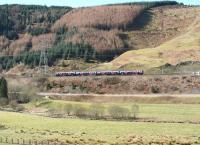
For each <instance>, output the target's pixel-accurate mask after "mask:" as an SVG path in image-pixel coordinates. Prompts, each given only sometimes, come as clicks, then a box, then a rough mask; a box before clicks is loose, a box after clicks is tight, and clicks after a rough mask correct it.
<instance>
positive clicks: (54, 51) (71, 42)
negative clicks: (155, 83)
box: [0, 1, 199, 70]
mask: <svg viewBox="0 0 200 145" xmlns="http://www.w3.org/2000/svg"><path fill="white" fill-rule="evenodd" d="M0 11H1V12H2V13H0V20H2V21H0V26H1V27H0V55H6V56H4V57H0V61H1V62H2V65H3V68H4V69H9V68H11V67H13V66H15V65H17V64H21V63H23V64H25V65H29V66H31V67H32V68H34V67H37V66H38V65H39V59H40V57H39V55H40V51H41V50H42V49H44V48H48V59H49V66H55V65H57V64H58V63H57V62H59V60H65V59H66V60H73V59H78V60H81V61H85V62H87V63H92V62H95V63H97V62H109V61H111V60H113V59H114V58H116V57H118V56H119V55H121V54H123V53H124V52H127V51H130V50H135V51H130V52H127V53H125V54H124V55H122V56H120V57H119V58H117V59H116V60H114V61H112V62H111V63H108V64H106V65H104V64H103V65H102V67H99V68H103V69H106V68H108V69H110V68H113V69H118V68H145V69H146V68H151V67H150V66H149V65H148V64H146V62H145V61H147V62H148V63H149V64H150V61H149V58H146V56H145V55H146V54H145V53H146V51H148V52H149V51H150V52H152V53H154V51H155V53H156V50H157V49H159V50H162V49H163V48H162V47H163V46H164V43H166V45H168V46H170V48H169V52H168V53H170V49H175V48H176V46H175V45H174V44H173V43H172V44H168V43H169V42H171V41H172V39H174V41H179V39H178V38H179V37H181V36H182V37H183V36H184V39H187V37H191V36H190V34H189V31H194V32H195V30H193V29H194V27H192V26H191V23H192V22H194V21H195V19H196V18H197V14H198V13H199V7H189V6H184V5H182V4H178V3H176V2H171V1H170V2H169V1H167V2H166V1H162V2H146V3H137V4H135V3H128V4H120V5H107V6H97V7H87V8H77V9H71V8H69V7H43V6H21V5H3V6H0ZM7 16H8V17H7ZM14 22H15V23H14ZM6 24H7V25H6ZM194 25H195V26H197V24H194ZM195 33H197V32H195ZM191 38H193V37H191ZM177 39H178V40H177ZM185 42H186V41H185ZM188 43H189V42H188ZM194 43H195V42H194ZM160 45H161V46H160ZM180 45H181V46H182V44H181V42H180ZM195 45H196V43H195ZM171 46H173V48H171ZM183 46H185V45H183ZM183 46H182V47H183ZM139 49H144V50H139ZM151 49H152V50H151ZM155 49H156V50H155ZM165 49H168V48H165ZM163 50H164V49H163ZM166 51H167V50H166ZM136 52H137V53H139V54H140V56H141V57H140V56H139V55H135V56H134V57H135V58H138V59H135V58H134V60H132V59H130V62H127V61H129V59H128V58H129V57H127V56H126V55H127V54H129V55H128V56H130V57H132V56H131V55H132V53H133V54H134V53H136ZM150 52H149V53H150ZM143 53H144V56H143ZM163 53H165V54H163ZM168 53H166V52H160V53H159V57H161V56H162V57H163V58H164V57H165V58H166V59H167V58H168V56H167V55H166V54H168ZM19 54H20V55H19ZM174 54H175V53H173V55H174ZM7 55H9V56H7ZM10 55H14V56H10ZM154 55H155V56H157V54H154ZM165 55H166V56H165ZM169 55H170V54H169ZM123 56H124V57H125V58H126V60H123ZM142 57H143V58H144V57H145V59H147V60H142V59H141V58H142ZM150 58H151V56H150ZM155 58H156V57H154V58H151V59H155ZM163 58H159V60H161V62H159V63H154V66H155V67H157V66H160V65H163V64H165V63H171V64H176V62H177V63H179V62H180V61H177V60H174V62H172V60H170V61H164V60H166V59H163ZM140 59H141V62H139V63H138V62H136V60H137V61H140ZM188 60H190V59H188ZM132 61H133V63H131V62H132ZM151 61H152V62H153V60H151ZM144 62H145V63H144ZM143 63H144V64H143ZM146 65H148V66H146ZM91 66H93V64H91ZM154 66H152V67H154ZM89 68H90V67H89ZM63 70H64V69H63ZM67 70H68V69H67Z"/></svg>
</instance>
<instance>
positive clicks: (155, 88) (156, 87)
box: [151, 86, 160, 94]
mask: <svg viewBox="0 0 200 145" xmlns="http://www.w3.org/2000/svg"><path fill="white" fill-rule="evenodd" d="M151 92H152V93H155V94H157V93H160V88H159V87H158V86H151Z"/></svg>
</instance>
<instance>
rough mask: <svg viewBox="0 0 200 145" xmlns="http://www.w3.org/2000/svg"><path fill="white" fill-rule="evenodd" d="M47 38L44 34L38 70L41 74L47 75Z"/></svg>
mask: <svg viewBox="0 0 200 145" xmlns="http://www.w3.org/2000/svg"><path fill="white" fill-rule="evenodd" d="M46 40H47V39H46V38H45V36H44V39H43V42H42V50H41V53H40V62H39V72H40V74H41V75H42V76H47V75H48V68H49V66H48V57H47V56H48V53H47V48H48V47H49V44H48V43H49V42H50V41H46Z"/></svg>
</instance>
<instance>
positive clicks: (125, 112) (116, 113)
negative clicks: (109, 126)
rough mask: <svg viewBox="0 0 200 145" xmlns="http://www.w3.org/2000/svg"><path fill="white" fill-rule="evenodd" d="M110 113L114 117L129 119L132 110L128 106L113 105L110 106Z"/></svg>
mask: <svg viewBox="0 0 200 145" xmlns="http://www.w3.org/2000/svg"><path fill="white" fill-rule="evenodd" d="M108 113H109V114H110V116H111V117H112V118H114V119H127V118H129V117H130V111H129V109H127V108H123V107H119V106H111V107H109V108H108Z"/></svg>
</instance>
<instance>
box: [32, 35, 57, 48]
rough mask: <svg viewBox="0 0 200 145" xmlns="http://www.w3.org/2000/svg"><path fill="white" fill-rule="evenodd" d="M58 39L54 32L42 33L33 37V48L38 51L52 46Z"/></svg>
mask: <svg viewBox="0 0 200 145" xmlns="http://www.w3.org/2000/svg"><path fill="white" fill-rule="evenodd" d="M55 39H56V35H55V34H54V33H49V34H42V35H39V36H34V37H33V38H32V50H33V51H37V50H41V49H43V48H50V47H52V46H53V44H54V42H55Z"/></svg>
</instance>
